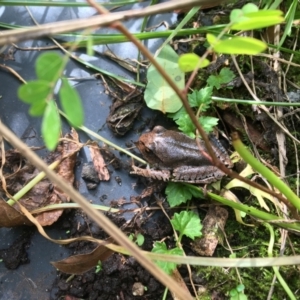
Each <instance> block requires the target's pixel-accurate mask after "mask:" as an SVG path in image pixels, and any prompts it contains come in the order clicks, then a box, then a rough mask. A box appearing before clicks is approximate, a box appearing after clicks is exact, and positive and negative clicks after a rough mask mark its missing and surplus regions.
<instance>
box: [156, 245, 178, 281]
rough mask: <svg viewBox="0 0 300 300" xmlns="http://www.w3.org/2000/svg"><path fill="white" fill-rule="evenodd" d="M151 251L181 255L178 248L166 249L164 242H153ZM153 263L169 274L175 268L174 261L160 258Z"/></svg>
mask: <svg viewBox="0 0 300 300" xmlns="http://www.w3.org/2000/svg"><path fill="white" fill-rule="evenodd" d="M151 252H153V253H160V254H170V255H183V251H182V250H181V249H179V248H173V249H167V246H166V244H165V243H164V242H155V243H154V247H153V249H152V251H151ZM155 263H156V264H157V265H158V266H159V267H160V268H161V269H162V270H164V271H165V272H166V273H167V274H169V275H170V274H172V272H173V271H174V270H175V269H176V263H172V262H166V261H160V260H157V261H155Z"/></svg>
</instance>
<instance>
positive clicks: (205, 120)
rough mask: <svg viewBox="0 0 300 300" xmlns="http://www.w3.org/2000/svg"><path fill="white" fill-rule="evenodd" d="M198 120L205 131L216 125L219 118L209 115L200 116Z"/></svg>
mask: <svg viewBox="0 0 300 300" xmlns="http://www.w3.org/2000/svg"><path fill="white" fill-rule="evenodd" d="M199 122H200V124H201V126H202V127H203V129H204V131H205V132H206V133H210V132H212V131H213V128H214V126H216V125H218V122H219V119H217V118H214V117H209V116H201V117H200V118H199Z"/></svg>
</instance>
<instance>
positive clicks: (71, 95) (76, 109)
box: [59, 78, 83, 127]
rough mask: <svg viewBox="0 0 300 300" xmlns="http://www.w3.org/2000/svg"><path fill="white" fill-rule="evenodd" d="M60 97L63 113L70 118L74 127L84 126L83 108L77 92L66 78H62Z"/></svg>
mask: <svg viewBox="0 0 300 300" xmlns="http://www.w3.org/2000/svg"><path fill="white" fill-rule="evenodd" d="M59 97H60V102H61V106H62V108H63V111H64V112H65V113H66V115H67V117H68V121H69V122H70V123H71V125H72V126H74V127H80V126H82V124H83V107H82V103H81V99H80V96H79V94H78V93H77V91H76V90H75V89H74V88H73V87H72V86H71V85H70V83H69V82H68V80H67V79H66V78H62V86H61V88H60V90H59Z"/></svg>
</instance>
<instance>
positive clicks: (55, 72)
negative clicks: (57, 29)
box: [35, 52, 64, 83]
mask: <svg viewBox="0 0 300 300" xmlns="http://www.w3.org/2000/svg"><path fill="white" fill-rule="evenodd" d="M63 67H64V61H63V58H62V57H61V55H59V54H58V53H56V52H45V53H42V54H41V55H40V56H39V57H38V58H37V60H36V64H35V72H36V75H37V77H38V78H39V79H41V80H46V81H48V82H51V83H52V82H56V81H57V80H58V78H59V77H60V73H61V71H62V68H63Z"/></svg>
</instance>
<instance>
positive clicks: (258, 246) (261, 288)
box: [196, 211, 300, 300]
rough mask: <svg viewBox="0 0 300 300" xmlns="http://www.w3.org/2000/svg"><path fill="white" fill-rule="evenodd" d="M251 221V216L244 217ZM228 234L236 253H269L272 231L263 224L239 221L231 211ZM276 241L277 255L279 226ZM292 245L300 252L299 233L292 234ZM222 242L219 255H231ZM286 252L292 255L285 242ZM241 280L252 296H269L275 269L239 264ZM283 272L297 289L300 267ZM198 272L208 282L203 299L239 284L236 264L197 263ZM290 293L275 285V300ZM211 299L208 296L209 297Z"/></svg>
mask: <svg viewBox="0 0 300 300" xmlns="http://www.w3.org/2000/svg"><path fill="white" fill-rule="evenodd" d="M245 222H247V223H251V220H250V219H249V220H247V221H246V220H245ZM225 232H226V237H227V240H228V242H229V244H230V247H231V248H232V250H233V252H234V253H235V254H236V257H267V256H268V254H267V248H268V243H269V231H268V230H267V229H266V228H265V227H264V226H255V227H247V226H244V225H241V224H238V223H237V222H236V220H235V215H234V213H233V212H232V211H231V212H230V213H229V218H228V221H227V224H226V227H225ZM275 236H276V241H275V242H277V243H276V244H275V246H274V251H273V255H274V256H277V255H279V252H280V244H279V239H280V230H279V229H276V230H275ZM290 238H291V242H292V245H293V249H294V251H295V252H296V253H299V252H300V242H299V239H298V237H297V236H293V235H291V236H290ZM224 246H225V247H226V248H225V247H223V246H221V245H219V246H218V247H217V249H216V251H215V256H216V257H229V255H230V251H229V250H228V249H227V245H226V244H224ZM284 255H293V252H292V249H291V247H290V246H289V244H286V250H285V252H284ZM238 271H239V273H240V276H241V279H242V283H243V284H244V286H245V294H246V295H247V296H248V299H249V300H252V299H253V300H265V299H266V298H267V296H268V293H269V291H270V288H271V286H272V281H273V277H274V272H273V269H272V268H271V267H269V268H239V269H238ZM279 271H280V273H281V275H282V276H283V278H284V279H285V280H286V282H287V284H288V286H289V287H290V289H291V290H292V291H294V292H296V291H297V290H298V289H299V285H300V270H299V269H298V268H297V267H296V266H284V267H280V270H279ZM196 272H197V274H198V276H199V277H200V278H202V279H203V280H204V282H205V284H203V285H204V286H205V287H206V289H207V292H206V293H205V294H204V295H203V294H202V295H201V299H206V298H205V297H206V296H207V297H209V296H210V297H211V295H212V292H218V293H219V294H221V295H227V294H228V293H229V291H230V290H231V289H233V288H235V287H236V286H237V285H238V284H240V282H239V279H238V275H237V273H236V270H235V268H216V267H197V268H196ZM286 298H287V295H286V293H285V291H284V290H283V288H282V287H281V285H280V284H279V282H278V281H276V283H275V285H274V292H273V295H272V300H281V299H286ZM207 299H209V298H207Z"/></svg>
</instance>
